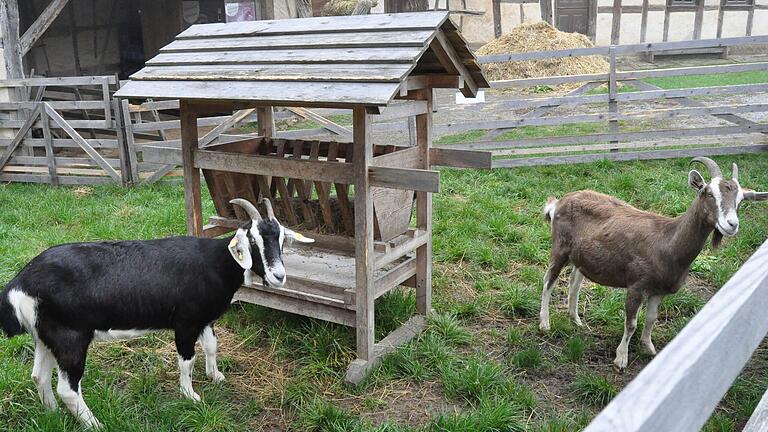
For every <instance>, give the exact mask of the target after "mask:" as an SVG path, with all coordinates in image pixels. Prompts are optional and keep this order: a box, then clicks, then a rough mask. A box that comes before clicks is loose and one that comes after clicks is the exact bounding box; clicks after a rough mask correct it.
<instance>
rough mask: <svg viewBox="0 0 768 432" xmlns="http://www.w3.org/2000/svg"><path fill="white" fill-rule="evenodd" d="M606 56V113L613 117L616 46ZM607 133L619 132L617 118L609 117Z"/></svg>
mask: <svg viewBox="0 0 768 432" xmlns="http://www.w3.org/2000/svg"><path fill="white" fill-rule="evenodd" d="M616 1H618V2H621V0H616ZM614 4H615V3H614ZM619 7H621V6H619ZM608 57H609V61H610V72H609V73H608V114H609V115H610V116H614V117H615V116H616V115H618V113H619V103H618V101H617V100H616V94H617V92H618V89H617V82H616V48H615V47H610V50H609V54H608ZM608 133H612V134H617V133H619V121H618V120H615V119H611V120H609V121H608ZM611 144H615V145H617V146H618V144H619V141H618V140H616V141H611ZM612 151H618V149H614V150H612Z"/></svg>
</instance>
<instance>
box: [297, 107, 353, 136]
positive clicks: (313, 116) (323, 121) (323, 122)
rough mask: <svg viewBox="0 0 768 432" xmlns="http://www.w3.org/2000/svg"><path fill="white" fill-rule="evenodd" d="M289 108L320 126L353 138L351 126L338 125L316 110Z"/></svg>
mask: <svg viewBox="0 0 768 432" xmlns="http://www.w3.org/2000/svg"><path fill="white" fill-rule="evenodd" d="M288 110H289V111H291V112H293V113H294V114H296V115H298V116H299V117H302V118H304V119H307V120H309V121H313V122H315V123H318V124H320V126H322V127H323V128H325V129H327V130H329V131H331V132H333V133H335V134H336V135H339V136H342V137H345V138H352V131H351V130H349V128H346V127H344V126H341V125H338V124H336V123H334V122H332V121H330V120H328V119H327V118H325V117H323V116H321V115H319V114H317V113H315V112H314V111H311V110H308V109H306V108H298V107H297V108H288Z"/></svg>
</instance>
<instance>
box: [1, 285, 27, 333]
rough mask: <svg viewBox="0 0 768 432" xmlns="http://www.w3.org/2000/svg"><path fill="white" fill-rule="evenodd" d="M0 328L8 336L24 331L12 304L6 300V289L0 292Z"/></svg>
mask: <svg viewBox="0 0 768 432" xmlns="http://www.w3.org/2000/svg"><path fill="white" fill-rule="evenodd" d="M0 330H2V331H3V333H5V334H6V335H7V336H8V337H9V338H11V337H14V336H16V335H20V334H22V333H24V327H23V326H22V325H21V323H20V322H19V320H18V319H17V318H16V313H15V311H14V310H13V305H11V303H10V302H9V301H8V289H6V291H5V292H2V293H0Z"/></svg>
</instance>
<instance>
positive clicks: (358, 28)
mask: <svg viewBox="0 0 768 432" xmlns="http://www.w3.org/2000/svg"><path fill="white" fill-rule="evenodd" d="M446 19H448V13H447V12H443V11H440V12H416V13H401V14H372V15H355V16H332V17H315V18H302V19H291V20H268V21H266V20H265V21H246V22H237V23H228V24H223V23H215V24H199V25H193V26H191V27H190V28H188V29H186V30H184V31H183V32H182V33H181V34H179V36H178V37H177V38H178V39H191V38H201V37H206V38H211V37H232V36H261V35H264V36H267V35H273V36H274V35H286V34H301V33H329V32H330V33H335V32H351V31H355V32H371V31H382V30H421V29H436V28H437V27H439V26H440V25H441V24H442V23H443V22H444V21H445V20H446Z"/></svg>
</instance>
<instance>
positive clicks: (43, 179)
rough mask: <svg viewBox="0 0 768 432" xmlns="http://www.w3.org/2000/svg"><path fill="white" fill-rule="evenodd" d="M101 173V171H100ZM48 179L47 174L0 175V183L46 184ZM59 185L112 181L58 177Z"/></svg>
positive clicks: (109, 180) (101, 178) (99, 178)
mask: <svg viewBox="0 0 768 432" xmlns="http://www.w3.org/2000/svg"><path fill="white" fill-rule="evenodd" d="M102 173H103V171H102ZM49 181H50V177H49V176H48V174H44V175H40V174H5V173H0V182H21V183H48V182H49ZM58 181H59V184H62V185H97V184H107V183H112V182H113V180H112V179H111V178H108V177H85V176H80V175H78V176H68V175H59V176H58Z"/></svg>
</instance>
